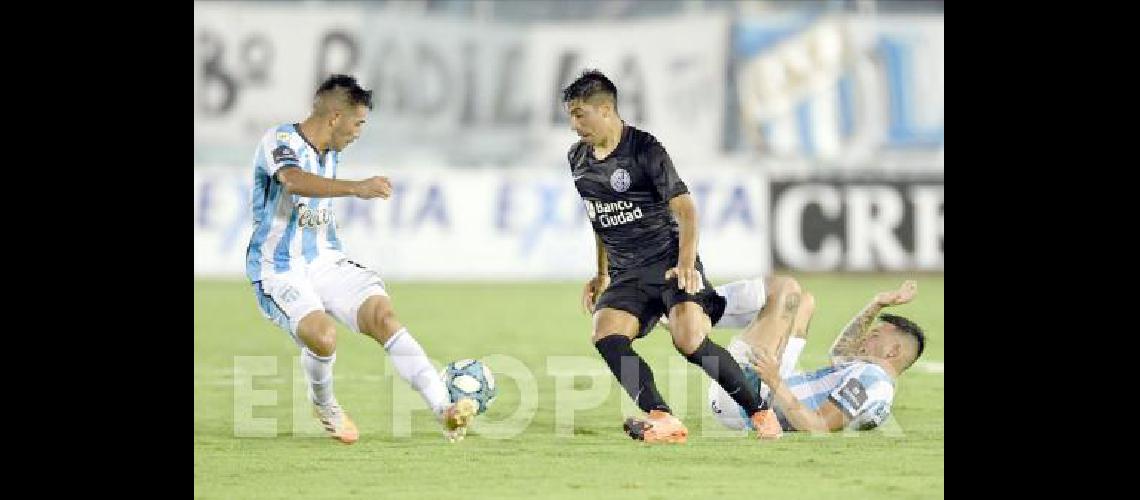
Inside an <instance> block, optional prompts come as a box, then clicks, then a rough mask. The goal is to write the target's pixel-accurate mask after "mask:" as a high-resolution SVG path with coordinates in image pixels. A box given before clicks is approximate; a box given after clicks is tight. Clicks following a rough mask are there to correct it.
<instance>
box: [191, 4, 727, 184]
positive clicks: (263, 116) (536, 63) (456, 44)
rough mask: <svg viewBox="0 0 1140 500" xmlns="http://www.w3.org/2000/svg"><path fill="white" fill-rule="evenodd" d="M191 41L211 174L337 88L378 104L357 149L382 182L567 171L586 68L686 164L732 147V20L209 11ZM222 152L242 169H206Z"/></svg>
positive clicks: (357, 9) (202, 144)
mask: <svg viewBox="0 0 1140 500" xmlns="http://www.w3.org/2000/svg"><path fill="white" fill-rule="evenodd" d="M194 31H195V62H194V80H195V98H194V119H195V128H194V139H195V145H196V148H195V158H196V163H199V164H208V163H211V162H214V161H220V162H222V163H226V164H228V163H232V162H233V161H235V160H234V158H235V157H234V156H232V155H235V154H237V153H235V151H240V148H243V147H248V145H250V144H254V143H256V141H257V140H258V138H259V136H260V134H261V133H263V132H264V131H265V130H266V129H267V128H269V127H271V126H273V125H275V124H279V123H288V122H291V121H297V120H300V119H301V118H303V117H304V116H305V115H306V114H307V112H308V107H309V103H310V102H311V96H312V92H313V91H314V90H315V88H316V86H317V84H318V83H319V82H320V81H321V79H323V78H324V77H325V76H327V75H328V74H331V73H337V72H339V73H350V74H353V75H355V76H357V77H358V79H359V80H360V82H361V83H362V85H364V86H365V87H366V88H371V89H373V90H374V91H375V109H374V113H373V115H372V117H371V119H370V120H369V125H368V131H367V133H366V134H364V136H363V137H362V138H361V139H360V141H358V143H357V144H355V145H354V146H353V147H354V148H355V149H356V150H357V151H361V152H363V153H365V154H369V155H371V156H374V158H375V159H374V160H372V162H371V163H376V164H381V165H382V166H405V165H408V164H416V165H438V164H462V165H471V164H476V163H482V164H491V165H495V164H502V163H503V162H515V163H527V162H532V161H538V162H540V163H541V162H545V161H546V158H548V157H549V159H550V160H549V163H544V164H545V165H554V164H557V162H558V161H560V160H561V155H562V154H563V153H564V152H565V151H566V149H567V148H568V145H569V143H570V142H572V139H573V138H574V134H573V132H572V131H571V130H570V128H569V125H568V121H567V117H566V114H565V111H564V110H563V108H562V103H561V99H560V97H561V96H560V92H559V90H560V89H561V88H562V87H563V86H565V85H566V84H567V83H569V82H570V81H571V79H572V78H573V77H574V76H575V75H576V74H577V73H578V72H579V71H580V70H581V69H582V68H586V67H596V68H599V69H601V70H603V71H605V72H606V73H607V74H608V75H610V76H611V78H612V79H613V80H614V82H615V84H616V85H617V86H618V88H619V109H620V110H621V112H622V115H623V117H625V118H626V119H627V121H628V122H629V123H631V124H633V125H635V126H638V127H641V128H644V129H646V130H649V131H651V132H653V133H654V134H656V135H657V136H658V138H659V139H661V140H662V142H663V143H664V144H666V146H667V147H669V148H670V153H671V154H673V155H674V157H676V158H678V159H682V160H684V159H701V158H704V157H707V156H708V155H710V154H713V153H715V152H716V151H718V150H719V148H720V143H721V138H722V136H723V132H722V129H723V125H722V124H723V122H724V87H725V75H726V74H727V71H726V69H725V68H726V66H725V65H726V51H727V37H728V19H727V18H726V17H723V16H712V17H710V16H707V15H702V16H696V17H691V16H684V17H678V18H672V19H666V20H652V21H637V22H624V23H621V24H616V23H615V24H598V23H558V24H550V25H546V24H543V25H533V26H525V25H517V24H497V23H487V22H470V21H466V20H452V19H445V18H430V17H423V16H419V15H415V14H411V13H406V12H404V13H401V12H390V11H385V10H383V9H379V8H376V7H369V6H367V5H361V4H358V5H355V6H354V5H332V6H324V5H322V6H319V7H312V8H310V7H296V6H289V7H282V6H275V5H272V4H269V5H256V4H248V3H226V2H216V3H205V2H199V3H196V4H195V16H194ZM635 34H636V35H635ZM219 151H222V152H225V153H224V154H229V155H231V156H221V157H220V158H222V159H221V160H217V159H212V158H209V156H210V155H211V154H214V155H217V154H219V153H218V152H219ZM203 157H206V158H203Z"/></svg>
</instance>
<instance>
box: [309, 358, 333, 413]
mask: <svg viewBox="0 0 1140 500" xmlns="http://www.w3.org/2000/svg"><path fill="white" fill-rule="evenodd" d="M334 362H336V353H335V352H334V353H332V355H331V356H317V355H316V354H314V353H313V351H310V350H309V349H308V348H301V366H302V367H304V369H305V378H307V379H308V380H309V400H310V401H312V402H313V403H316V404H319V405H327V404H329V403H331V402H333V400H334V399H335V398H334V397H333V372H332V371H333V363H334Z"/></svg>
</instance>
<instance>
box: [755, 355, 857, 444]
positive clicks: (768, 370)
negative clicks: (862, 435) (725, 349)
mask: <svg viewBox="0 0 1140 500" xmlns="http://www.w3.org/2000/svg"><path fill="white" fill-rule="evenodd" d="M752 355H753V360H752V369H753V370H756V373H757V375H759V376H760V380H763V381H764V383H765V384H767V385H768V388H769V389H770V390H771V395H770V397H771V398H772V402H773V404H774V405H775V406H778V407H779V408H780V411H781V413H783V414H784V418H786V419H788V423H790V424H792V427H795V428H796V430H798V431H808V432H832V431H837V430H840V429H842V428H843V426H844V425H846V424H847V423H846V422H845V417H844V415H843V411H842V410H840V409H839V407H838V406H835V403H832V402H831V401H825V402H824V403H823V404H822V405H820V407H819V410H812V409H811V408H808V407H807V406H804V404H803V403H800V400H799V399H796V396H795V394H792V391H791V389H788V386H787V385H786V384H784V380H783V379H781V378H780V361H779V359H777V358H776V356H775V355H773V354H772V353H771V352H769V351H768V350H767V349H754V350H753V352H752Z"/></svg>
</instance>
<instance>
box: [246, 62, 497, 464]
mask: <svg viewBox="0 0 1140 500" xmlns="http://www.w3.org/2000/svg"><path fill="white" fill-rule="evenodd" d="M371 109H372V91H370V90H364V89H363V88H361V87H360V85H359V84H358V83H357V82H356V79H355V78H353V77H351V76H346V75H333V76H331V77H329V78H328V79H327V80H325V81H324V83H322V84H321V85H320V87H319V88H318V89H317V92H316V94H315V96H314V100H313V108H312V112H311V113H310V115H309V117H308V118H306V119H305V121H303V122H301V123H291V124H284V125H280V126H277V127H273V128H271V129H269V130H268V131H267V132H266V133H265V135H264V136H263V137H262V139H261V142H260V143H259V144H258V145H257V151H256V152H255V153H254V156H253V165H254V168H253V190H252V193H251V198H252V203H251V207H252V210H253V235H252V236H251V238H250V241H249V247H248V249H247V253H246V275H247V277H248V278H249V280H250V282H251V283H252V285H253V291H254V295H255V296H256V298H257V303H258V306H259V307H260V309H261V312H262V313H263V314H264V315H265V317H266V318H268V319H269V320H270V321H272V322H273V323H274V324H276V325H277V326H279V327H281V328H282V329H284V330H285V331H286V332H288V333H289V335H290V336H291V337H292V339H293V341H294V342H295V343H296V344H297V345H298V346H299V347H300V348H301V364H302V365H303V367H304V372H305V376H306V379H307V380H308V382H309V388H308V395H309V399H310V401H311V402H312V403H313V408H314V413H315V415H316V417H317V419H318V420H320V422H321V424H322V425H323V426H324V428H325V430H326V431H328V433H329V434H330V435H331V436H332V437H333V438H335V439H337V440H339V441H341V442H343V443H346V444H351V443H354V442H356V440H357V439H358V438H359V431H358V430H357V428H356V424H354V423H353V421H352V419H350V418H349V416H348V414H347V413H345V411H344V409H343V408H341V406H340V404H339V403H338V402H337V400H336V396H335V395H334V393H333V363H334V362H335V361H336V327H335V323H334V322H333V320H334V319H336V320H339V321H340V322H341V323H343V324H345V325H346V326H348V327H349V328H350V329H352V330H353V331H356V332H360V333H363V334H365V335H368V336H369V337H372V338H373V339H375V340H376V342H378V343H380V344H381V345H382V346H384V349H385V350H386V351H387V352H388V356H389V357H390V359H391V361H392V364H393V365H394V366H395V368H396V372H397V373H399V374H400V377H401V378H403V379H404V380H405V381H407V382H408V383H409V384H411V386H412V387H413V388H414V389H416V390H417V391H418V392H419V393H420V395H421V396H422V397H423V399H424V401H426V402H427V404H428V406H429V407H430V408H431V409H432V410H433V411H434V412H435V414H436V416H437V417H438V418H439V420H440V421H441V423H442V424H443V427H444V434H445V435H446V436H447V437H448V438H449V439H450V440H452V441H455V440H458V439H462V438H463V436H464V435H465V434H466V430H467V426H468V424H469V423H470V421H471V419H472V418H473V417H474V416H475V410H476V409H477V408H476V405H475V403H474V401H471V400H468V399H462V400H460V401H458V402H456V403H454V404H452V402H451V400H450V397H449V395H448V391H447V389H446V387H445V386H444V383H443V380H442V379H441V378H440V375H439V374H438V372H437V371H436V370H435V368H434V367H433V366H432V365H431V362H430V361H428V358H427V356H426V354H425V353H424V350H423V348H422V347H421V346H420V344H419V343H418V342H416V339H415V338H413V337H412V335H411V334H410V333H408V329H407V328H405V327H404V326H403V324H401V323H400V321H399V320H398V319H396V314H395V311H394V310H393V308H392V302H391V300H390V299H389V298H388V292H387V291H386V290H385V288H384V282H383V281H382V280H381V279H380V275H379V274H377V273H376V272H375V271H373V270H371V269H368V268H366V267H364V266H362V265H360V264H357V263H356V262H353V261H352V260H349V258H348V256H347V255H346V254H345V253H344V249H343V245H342V243H341V241H340V238H339V237H338V236H337V232H336V218H335V217H334V215H333V211H332V203H333V199H335V198H338V197H348V196H355V197H357V198H362V199H372V198H377V197H379V198H382V199H387V198H388V197H389V196H391V194H392V184H391V183H390V182H389V180H388V178H386V177H382V176H374V177H369V178H367V179H363V180H343V179H337V168H338V167H339V166H340V154H341V152H342V151H343V150H344V149H345V147H347V146H348V145H349V144H351V143H352V142H353V141H355V140H356V139H357V138H358V137H360V132H361V129H362V128H363V126H364V122H365V120H366V117H367V115H368V111H369V110H371Z"/></svg>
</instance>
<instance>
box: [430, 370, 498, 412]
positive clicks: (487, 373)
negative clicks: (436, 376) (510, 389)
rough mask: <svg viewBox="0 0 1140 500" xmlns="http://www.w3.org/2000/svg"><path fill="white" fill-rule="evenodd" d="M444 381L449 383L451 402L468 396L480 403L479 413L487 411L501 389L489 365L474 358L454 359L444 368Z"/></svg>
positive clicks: (448, 390)
mask: <svg viewBox="0 0 1140 500" xmlns="http://www.w3.org/2000/svg"><path fill="white" fill-rule="evenodd" d="M440 375H441V376H442V377H443V383H444V384H445V385H447V392H448V393H449V394H450V395H451V402H452V403H454V402H456V401H459V400H460V399H463V398H467V399H470V400H473V401H475V402H476V403H477V404H478V405H479V411H478V413H477V414H478V415H482V414H483V412H485V411H487V407H488V406H490V405H491V402H492V401H494V400H495V396H496V395H498V393H499V389H498V388H497V387H495V376H494V375H492V374H491V369H490V368H487V365H485V364H483V363H482V362H480V361H478V360H474V359H461V360H459V361H452V362H451V363H448V365H447V366H445V367H444V368H443V372H442V373H441V374H440Z"/></svg>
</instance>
